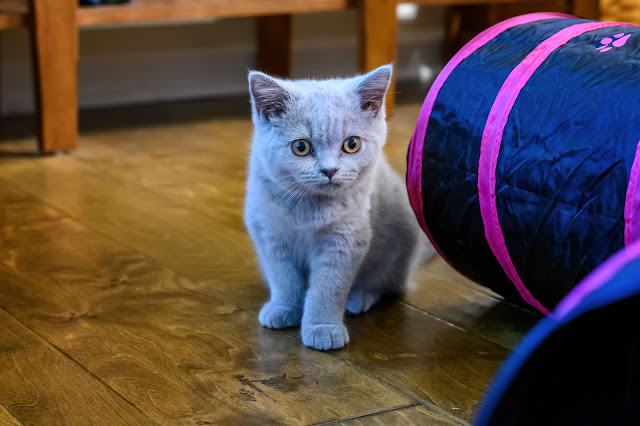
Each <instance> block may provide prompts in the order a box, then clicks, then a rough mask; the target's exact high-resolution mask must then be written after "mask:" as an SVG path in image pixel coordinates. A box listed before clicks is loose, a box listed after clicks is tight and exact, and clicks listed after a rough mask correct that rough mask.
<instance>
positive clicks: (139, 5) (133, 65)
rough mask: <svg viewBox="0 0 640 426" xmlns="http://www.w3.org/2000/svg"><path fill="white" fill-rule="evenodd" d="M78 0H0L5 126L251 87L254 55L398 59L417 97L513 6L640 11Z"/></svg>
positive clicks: (352, 67)
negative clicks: (248, 81) (455, 56)
mask: <svg viewBox="0 0 640 426" xmlns="http://www.w3.org/2000/svg"><path fill="white" fill-rule="evenodd" d="M77 1H78V0H64V1H61V0H0V29H1V30H3V31H0V114H1V115H2V117H3V120H2V121H3V122H4V123H5V125H4V126H3V128H4V130H0V131H3V132H7V131H8V130H7V125H6V123H7V119H8V118H14V117H21V118H22V119H25V118H26V117H31V116H33V115H34V113H36V116H37V117H38V116H39V117H40V118H39V127H38V126H33V125H32V126H23V131H26V130H25V129H26V128H29V129H31V131H32V132H35V131H36V127H38V128H39V129H40V132H41V134H40V145H41V147H42V148H43V149H44V150H45V151H49V152H52V151H56V150H59V149H63V150H66V149H73V148H74V147H75V144H76V139H77V130H76V129H77V123H76V122H74V120H76V117H75V116H76V115H77V111H78V110H80V111H89V110H96V109H103V108H111V107H122V106H134V105H148V104H157V103H170V102H176V101H178V102H179V101H185V100H203V99H225V98H238V97H246V96H247V85H246V72H247V70H248V69H261V70H263V71H267V72H272V73H274V74H277V75H287V76H289V77H292V78H305V77H330V76H348V75H352V74H355V73H357V72H363V71H367V70H369V69H372V68H374V67H376V66H379V65H382V64H383V63H387V62H391V61H393V62H395V64H396V78H397V84H398V87H397V88H393V90H392V93H393V94H395V93H396V92H397V93H398V96H399V101H400V102H403V101H407V100H409V101H419V100H420V99H422V98H423V97H424V95H425V94H426V90H427V89H428V87H429V84H430V83H431V82H432V81H433V79H434V78H435V76H436V75H437V74H438V72H439V71H440V70H441V68H442V67H443V65H444V64H445V63H446V61H447V60H448V59H449V58H450V57H451V56H452V55H453V54H454V53H455V52H456V51H457V50H458V49H459V48H460V47H462V45H464V43H465V42H467V41H468V40H470V39H471V38H472V37H473V36H475V35H476V34H478V33H479V32H480V31H482V30H484V29H485V28H487V27H489V26H491V25H493V24H495V23H497V22H499V21H501V20H504V19H507V18H509V17H511V16H515V15H519V14H523V13H529V12H540V11H554V12H566V13H572V14H575V15H578V16H582V17H585V18H589V19H601V20H622V21H631V22H640V1H636V0H541V1H519V0H499V1H497V2H494V3H485V2H482V0H421V1H419V2H413V3H403V2H396V1H394V0H312V1H295V0H287V1H280V2H273V1H269V0H248V1H242V0H236V1H229V0H157V1H156V0H81V3H84V4H85V5H83V6H80V5H78V3H77ZM117 3H124V4H117ZM70 51H72V52H70ZM265 57H266V60H265ZM393 94H392V96H393ZM48 99H49V100H52V101H47V100H48ZM76 99H77V105H76ZM63 100H64V102H63ZM56 102H57V107H51V106H49V107H46V105H47V104H49V105H50V104H52V103H54V104H56ZM394 102H395V100H394V99H393V98H391V99H390V104H392V105H391V106H393V103H394ZM47 115H50V116H51V118H49V119H47V117H46V116H47ZM71 116H73V118H62V117H71ZM12 121H13V120H12ZM23 121H24V120H23ZM36 121H37V120H36ZM60 121H65V122H67V121H71V123H70V124H69V126H67V127H68V129H67V130H64V129H58V128H51V127H52V125H51V124H47V122H49V123H52V122H60ZM47 127H50V128H51V129H49V130H47ZM9 129H11V126H9ZM42 139H46V140H44V141H43V140H42Z"/></svg>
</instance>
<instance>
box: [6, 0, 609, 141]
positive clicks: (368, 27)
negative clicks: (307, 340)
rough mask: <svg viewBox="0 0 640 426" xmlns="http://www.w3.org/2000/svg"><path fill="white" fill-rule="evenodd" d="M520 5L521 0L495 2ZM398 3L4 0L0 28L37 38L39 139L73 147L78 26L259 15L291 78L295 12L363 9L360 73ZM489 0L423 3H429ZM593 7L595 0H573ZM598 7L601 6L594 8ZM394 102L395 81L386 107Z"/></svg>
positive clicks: (388, 50) (272, 67) (391, 35)
mask: <svg viewBox="0 0 640 426" xmlns="http://www.w3.org/2000/svg"><path fill="white" fill-rule="evenodd" d="M494 1H506V2H522V1H524V0H494ZM397 2H398V0H132V2H131V3H129V4H125V5H113V6H99V7H82V8H80V7H78V6H77V0H0V30H2V29H9V28H20V27H28V28H29V29H30V34H31V38H32V43H31V44H32V52H33V63H34V66H33V69H34V94H35V104H36V108H35V109H36V114H37V117H38V141H39V146H40V149H41V150H42V151H43V152H56V151H66V150H71V149H73V148H75V146H76V143H77V139H78V70H77V62H78V33H79V28H80V27H87V26H92V25H102V24H116V23H134V22H144V21H185V20H199V19H207V18H228V17H247V16H255V17H258V21H257V26H258V28H257V56H258V58H257V59H258V67H259V68H260V69H261V70H263V71H266V72H269V73H272V74H275V75H282V76H287V75H288V74H289V69H290V64H291V15H292V14H297V13H312V12H327V11H336V10H345V9H354V8H355V9H357V10H358V11H359V17H360V18H359V19H360V25H359V40H360V43H359V57H360V70H361V71H362V72H365V71H369V70H371V69H373V68H375V67H377V66H380V65H383V64H386V63H389V62H392V61H394V60H395V59H396V56H397V42H396V38H397V20H396V16H395V7H396V4H397ZM485 2H486V0H418V1H417V3H419V4H425V5H455V4H458V5H460V4H468V3H485ZM573 3H574V4H575V5H577V6H578V7H577V8H579V7H580V5H582V4H588V5H589V7H593V4H596V5H597V0H574V2H573ZM596 9H597V6H596ZM394 102H395V82H393V83H392V87H391V88H390V90H389V94H388V100H387V104H388V105H387V106H388V111H389V112H391V110H392V108H393V105H394Z"/></svg>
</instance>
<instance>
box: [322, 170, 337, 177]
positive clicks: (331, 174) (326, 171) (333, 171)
mask: <svg viewBox="0 0 640 426" xmlns="http://www.w3.org/2000/svg"><path fill="white" fill-rule="evenodd" d="M320 171H321V172H322V174H323V175H325V176H326V177H328V178H329V179H331V178H332V177H333V175H335V174H336V172H337V171H338V169H337V168H333V169H320Z"/></svg>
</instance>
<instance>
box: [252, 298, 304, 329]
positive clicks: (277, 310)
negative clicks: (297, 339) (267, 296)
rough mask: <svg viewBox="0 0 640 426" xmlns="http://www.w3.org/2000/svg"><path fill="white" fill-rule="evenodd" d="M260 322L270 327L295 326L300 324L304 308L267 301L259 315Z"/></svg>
mask: <svg viewBox="0 0 640 426" xmlns="http://www.w3.org/2000/svg"><path fill="white" fill-rule="evenodd" d="M258 319H259V320H260V324H262V325H264V326H265V327H269V328H285V327H295V326H297V325H299V324H300V320H301V319H302V310H301V309H299V308H295V307H292V306H286V305H279V304H277V303H273V302H267V303H265V304H264V306H263V307H262V309H261V310H260V315H259V316H258Z"/></svg>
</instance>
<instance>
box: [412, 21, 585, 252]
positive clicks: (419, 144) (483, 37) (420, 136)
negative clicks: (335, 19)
mask: <svg viewBox="0 0 640 426" xmlns="http://www.w3.org/2000/svg"><path fill="white" fill-rule="evenodd" d="M557 18H573V19H578V18H576V17H575V16H571V15H566V14H564V13H530V14H527V15H522V16H516V17H514V18H511V19H507V20H506V21H502V22H500V23H499V24H496V25H494V26H493V27H491V28H488V29H486V30H485V31H483V32H481V33H480V34H478V35H477V36H476V37H474V38H473V39H472V40H471V41H470V42H469V43H467V44H466V45H465V46H464V47H463V48H462V49H460V50H459V51H458V52H457V53H456V54H455V55H454V56H453V58H451V60H450V61H449V62H448V63H447V65H445V67H444V68H443V69H442V71H441V72H440V74H439V75H438V77H437V78H436V79H435V81H434V82H433V84H432V85H431V88H430V89H429V93H428V94H427V97H426V98H425V101H424V103H423V104H422V108H421V109H420V114H419V116H418V121H417V124H416V130H415V132H414V133H413V137H412V138H411V145H410V149H409V157H408V164H407V188H408V191H409V201H410V202H411V206H412V207H413V211H414V212H415V213H416V216H417V217H418V222H420V226H421V227H422V229H423V230H424V232H425V233H426V234H427V236H428V237H429V240H431V243H432V244H433V245H434V247H435V248H436V250H437V251H438V253H439V254H440V256H442V258H443V259H445V260H447V259H446V257H445V256H444V254H443V253H442V251H441V250H440V248H439V247H438V245H437V244H436V243H435V241H434V240H433V237H432V236H431V232H430V231H429V227H428V226H427V222H426V221H425V219H424V204H423V200H422V158H423V149H424V143H425V141H424V138H425V135H426V134H427V126H428V124H429V117H430V116H431V112H432V111H433V106H434V104H435V102H436V98H437V97H438V94H439V93H440V89H442V86H443V85H444V83H445V82H446V81H447V78H449V76H450V75H451V73H452V72H453V70H454V69H455V68H456V67H457V66H458V65H459V64H460V63H461V62H462V61H464V60H465V59H466V58H468V57H469V56H470V55H471V54H472V53H473V52H475V51H476V50H478V49H479V48H481V47H482V46H484V45H485V44H487V43H488V42H490V41H491V40H493V39H494V38H496V37H497V36H498V35H499V34H501V33H503V32H504V31H506V30H508V29H509V28H512V27H515V26H517V25H523V24H528V23H531V22H535V21H542V20H545V19H557Z"/></svg>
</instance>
